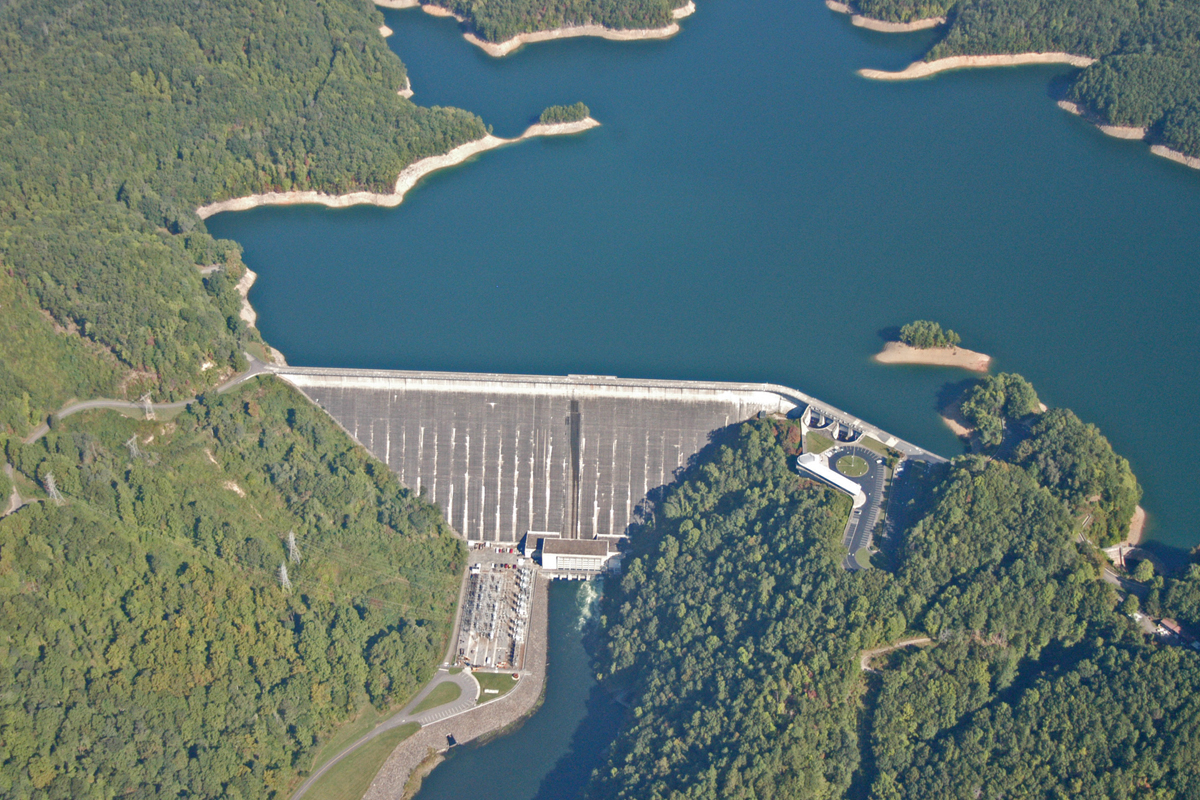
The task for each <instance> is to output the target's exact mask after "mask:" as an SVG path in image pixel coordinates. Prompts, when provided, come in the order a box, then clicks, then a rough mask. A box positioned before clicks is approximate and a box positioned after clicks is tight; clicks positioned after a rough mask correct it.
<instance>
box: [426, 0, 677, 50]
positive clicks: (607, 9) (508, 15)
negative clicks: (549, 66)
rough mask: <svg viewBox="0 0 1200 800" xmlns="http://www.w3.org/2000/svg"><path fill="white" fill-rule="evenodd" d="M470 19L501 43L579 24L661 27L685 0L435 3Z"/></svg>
mask: <svg viewBox="0 0 1200 800" xmlns="http://www.w3.org/2000/svg"><path fill="white" fill-rule="evenodd" d="M436 5H439V6H442V7H444V8H447V9H449V10H450V11H453V12H454V13H455V14H456V15H458V16H460V17H462V18H463V19H465V20H466V21H467V25H469V26H470V28H471V30H472V31H474V32H475V33H476V34H478V35H479V37H480V38H481V39H484V40H485V41H489V42H502V41H504V40H506V39H511V38H513V37H514V36H517V35H518V34H522V33H532V32H534V31H546V30H554V29H557V28H568V27H574V26H579V25H603V26H604V27H606V28H616V29H634V30H640V29H644V28H662V27H665V26H667V25H670V24H671V19H672V17H671V12H672V11H673V10H674V9H676V8H680V7H682V6H685V5H687V3H686V0H685V1H684V2H680V0H553V2H549V3H547V2H539V1H538V0H439V2H438V3H437V4H436Z"/></svg>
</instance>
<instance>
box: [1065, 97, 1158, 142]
mask: <svg viewBox="0 0 1200 800" xmlns="http://www.w3.org/2000/svg"><path fill="white" fill-rule="evenodd" d="M1058 107H1059V108H1061V109H1062V110H1063V111H1066V112H1067V113H1068V114H1074V115H1075V116H1077V117H1083V118H1084V119H1085V120H1087V121H1088V122H1090V123H1092V124H1093V125H1095V126H1096V127H1097V128H1099V129H1100V130H1101V132H1103V133H1104V134H1105V135H1106V136H1112V137H1113V138H1116V139H1145V138H1146V129H1145V128H1135V127H1133V126H1132V125H1107V124H1105V123H1103V122H1101V121H1100V120H1098V119H1096V118H1095V117H1093V116H1092V115H1091V114H1089V113H1087V111H1086V110H1085V109H1083V108H1081V107H1080V106H1079V105H1078V104H1077V103H1072V102H1071V101H1070V100H1059V101H1058Z"/></svg>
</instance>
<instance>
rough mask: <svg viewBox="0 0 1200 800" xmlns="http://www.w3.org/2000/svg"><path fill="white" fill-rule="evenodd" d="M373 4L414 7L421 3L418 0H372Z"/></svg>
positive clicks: (388, 6) (384, 6)
mask: <svg viewBox="0 0 1200 800" xmlns="http://www.w3.org/2000/svg"><path fill="white" fill-rule="evenodd" d="M374 1H375V5H377V6H380V7H382V8H415V7H417V6H419V5H421V2H420V0H374Z"/></svg>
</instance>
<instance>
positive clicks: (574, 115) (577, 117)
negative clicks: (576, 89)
mask: <svg viewBox="0 0 1200 800" xmlns="http://www.w3.org/2000/svg"><path fill="white" fill-rule="evenodd" d="M591 113H592V112H591V110H590V109H589V108H588V107H587V106H585V105H584V104H583V103H575V104H574V105H570V106H547V107H546V110H545V111H543V112H542V115H541V116H540V117H539V118H538V123H539V124H541V125H557V124H560V123H563V122H582V121H583V120H585V119H587V118H588V116H589V115H590V114H591Z"/></svg>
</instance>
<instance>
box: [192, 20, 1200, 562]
mask: <svg viewBox="0 0 1200 800" xmlns="http://www.w3.org/2000/svg"><path fill="white" fill-rule="evenodd" d="M385 16H386V20H387V24H388V25H389V26H390V27H391V28H392V29H394V30H395V31H396V34H395V35H394V36H393V37H392V38H391V39H390V40H389V41H390V43H391V45H392V47H393V48H394V49H396V51H397V52H398V53H399V54H400V55H401V57H402V58H403V59H404V61H405V63H406V64H407V65H408V68H409V72H410V75H411V79H412V83H413V88H414V89H415V91H416V95H415V97H414V100H416V101H417V102H420V103H423V104H428V105H435V104H442V105H457V106H461V107H464V108H468V109H470V110H472V111H475V112H477V113H479V114H480V115H481V116H482V117H483V118H484V119H485V121H487V122H489V123H491V124H492V125H494V126H495V131H496V133H498V134H500V135H513V134H516V133H518V132H520V131H521V130H522V129H523V128H524V127H525V126H526V125H527V124H528V123H529V122H530V121H531V120H532V119H533V118H535V117H536V116H537V114H538V113H539V112H540V111H541V109H542V108H543V107H545V106H546V105H549V104H552V103H571V102H574V101H576V100H583V101H584V102H585V103H587V104H588V105H589V106H590V107H591V108H592V113H593V116H595V117H596V118H597V119H599V120H600V121H601V122H602V123H603V127H601V128H598V129H596V130H593V131H589V132H587V133H585V134H583V135H580V136H575V137H569V138H565V139H557V140H534V141H530V142H525V143H522V144H519V145H516V146H512V147H508V148H504V149H502V150H498V151H493V152H490V153H487V154H485V155H484V156H482V157H481V158H479V159H478V160H476V161H475V162H473V163H471V164H469V165H464V166H462V167H459V168H456V169H453V170H450V171H444V172H442V173H438V174H436V175H434V176H431V177H430V178H429V179H427V180H426V181H425V182H423V183H422V184H421V185H420V186H419V187H417V189H415V190H414V191H413V192H411V193H410V195H409V197H408V199H407V200H406V201H405V202H404V204H403V205H402V206H400V207H399V208H397V209H390V210H384V209H376V208H353V209H345V210H329V209H321V208H313V207H292V208H273V209H272V208H264V209H258V210H255V211H252V212H243V213H236V214H223V215H220V216H218V217H215V218H213V219H211V220H209V222H208V227H209V229H210V230H211V231H213V232H214V233H215V234H217V235H219V236H225V237H230V238H234V239H237V240H238V241H239V242H241V243H242V244H243V245H244V246H245V249H246V261H247V263H248V264H249V265H250V266H251V268H253V269H254V270H256V271H258V272H259V275H260V279H259V282H258V283H257V284H256V285H255V287H254V289H253V290H252V292H251V296H250V298H251V301H252V302H253V303H254V305H255V307H256V308H257V309H258V311H259V314H260V316H259V324H260V326H261V329H262V331H263V334H264V335H265V337H266V338H267V340H268V341H270V342H271V343H272V344H274V345H275V346H277V347H278V348H280V349H281V350H282V351H283V352H284V353H285V354H286V355H287V357H288V359H289V361H290V362H291V363H294V364H304V365H333V366H361V367H388V368H403V369H447V370H471V371H495V372H530V373H556V374H565V373H571V372H573V373H599V374H611V375H622V376H626V377H656V378H690V379H719V380H742V381H772V382H778V383H782V384H787V385H791V386H794V387H796V388H799V389H802V390H804V391H806V392H809V393H811V394H813V395H815V396H817V397H820V398H823V399H825V400H827V401H828V402H831V403H834V404H836V405H838V406H841V407H843V408H845V409H847V410H849V411H852V412H854V413H857V414H859V415H861V416H862V417H863V418H865V419H868V420H870V421H872V422H874V423H876V424H878V425H880V426H881V427H883V428H885V429H887V430H890V431H892V432H894V433H896V434H898V435H900V436H903V437H905V438H907V439H910V440H912V441H914V442H917V443H919V444H922V445H924V446H926V447H929V448H931V449H933V450H935V451H938V452H941V453H943V454H945V455H952V454H954V453H956V452H959V450H960V448H959V446H958V444H957V442H956V441H955V439H954V438H953V437H952V436H951V435H950V433H949V432H948V431H947V430H946V429H945V428H944V427H943V425H942V423H941V422H940V420H939V419H938V417H937V415H936V414H935V407H936V403H937V397H938V394H939V392H940V391H943V388H944V386H945V385H946V384H947V383H951V382H955V381H960V380H963V379H965V378H967V377H969V376H968V375H967V374H965V373H960V372H955V371H947V370H938V369H930V368H897V367H884V366H880V365H876V364H874V363H872V362H871V361H870V360H869V357H870V355H871V354H872V353H874V352H875V351H877V350H878V349H879V347H880V345H881V344H882V340H881V338H880V336H879V332H880V331H881V330H884V329H887V328H889V327H892V326H896V325H899V324H901V323H903V322H906V321H908V320H910V319H913V318H931V319H937V320H940V321H941V322H942V323H943V324H948V325H949V326H950V327H953V328H954V329H956V330H958V331H959V332H960V333H962V335H963V339H964V342H965V343H966V344H967V346H969V347H972V348H974V349H978V350H982V351H984V352H987V353H990V354H992V355H994V356H995V357H996V365H997V367H998V368H999V369H1001V370H1014V371H1018V372H1021V373H1022V374H1024V375H1026V376H1027V377H1029V378H1030V379H1031V380H1032V381H1033V382H1034V384H1035V385H1036V386H1037V388H1038V389H1039V391H1040V392H1041V394H1042V396H1043V398H1044V399H1045V400H1046V401H1047V402H1049V403H1050V404H1052V405H1064V406H1068V407H1070V408H1073V409H1075V410H1076V411H1077V412H1078V413H1079V414H1080V416H1082V417H1083V418H1084V419H1085V420H1088V421H1091V422H1095V423H1097V424H1098V425H1099V426H1100V427H1101V429H1102V430H1103V431H1104V432H1105V433H1106V434H1107V435H1108V436H1109V437H1110V438H1111V439H1112V440H1113V442H1114V444H1115V446H1116V447H1117V449H1118V450H1119V452H1121V453H1122V454H1124V455H1126V456H1127V457H1128V458H1129V459H1130V461H1131V462H1132V464H1133V467H1134V469H1135V471H1136V472H1137V474H1138V476H1139V478H1140V479H1141V481H1142V483H1143V485H1144V486H1145V489H1146V496H1145V500H1144V501H1143V504H1144V505H1145V506H1146V507H1147V509H1148V510H1149V512H1150V514H1151V520H1152V529H1151V535H1152V536H1153V537H1154V538H1155V539H1156V540H1158V542H1159V543H1160V547H1163V548H1171V547H1173V548H1190V547H1192V546H1193V545H1195V544H1197V542H1198V541H1200V534H1198V532H1197V528H1196V525H1195V524H1194V522H1193V519H1192V516H1191V510H1192V509H1193V508H1194V507H1195V506H1196V505H1197V500H1198V499H1200V489H1197V486H1196V482H1195V481H1194V480H1193V479H1192V475H1191V474H1190V472H1189V471H1188V470H1186V469H1185V468H1184V466H1185V463H1184V462H1185V461H1186V458H1184V459H1181V458H1180V457H1179V456H1178V455H1176V456H1175V457H1173V458H1164V457H1163V456H1162V451H1163V448H1164V445H1165V444H1166V442H1167V441H1175V440H1180V441H1183V442H1185V443H1190V442H1192V441H1195V440H1196V439H1197V438H1198V434H1200V424H1198V423H1197V420H1196V417H1195V411H1196V410H1197V408H1198V407H1200V403H1198V402H1197V401H1198V399H1200V379H1198V378H1197V370H1196V368H1195V366H1194V359H1195V356H1196V354H1197V350H1198V347H1197V345H1198V344H1200V325H1198V322H1200V312H1198V311H1197V308H1196V302H1195V300H1196V291H1195V287H1196V275H1195V274H1196V271H1197V265H1198V263H1200V227H1198V226H1197V225H1196V224H1195V220H1196V219H1197V218H1200V216H1198V215H1200V173H1197V172H1194V171H1191V170H1187V169H1186V168H1183V167H1180V166H1178V165H1175V164H1172V163H1169V162H1167V161H1165V160H1163V159H1159V158H1154V157H1152V156H1150V155H1149V154H1148V152H1147V149H1146V147H1145V145H1144V144H1141V143H1132V142H1124V141H1118V140H1114V139H1110V138H1107V137H1105V136H1103V135H1102V134H1100V133H1099V132H1098V131H1097V130H1096V129H1094V128H1092V127H1091V126H1089V125H1087V124H1085V123H1083V122H1082V121H1080V120H1078V119H1077V118H1074V117H1071V116H1069V115H1067V114H1065V113H1064V112H1062V111H1061V110H1059V109H1058V108H1057V107H1055V105H1054V100H1053V98H1052V97H1051V93H1052V92H1051V86H1052V84H1053V82H1054V81H1055V80H1056V79H1057V78H1058V76H1062V75H1066V74H1069V70H1068V69H1064V68H1054V67H1050V68H1047V67H1034V68H1021V69H1009V70H988V71H974V72H959V73H952V74H944V75H940V76H937V77H936V78H934V79H931V80H923V81H917V82H909V83H901V84H885V83H873V82H869V81H865V80H863V79H860V78H858V77H857V76H856V75H855V74H854V70H856V69H858V68H860V67H882V68H898V67H900V66H903V65H904V64H906V63H907V62H909V61H910V60H912V59H913V58H914V57H916V56H918V55H919V54H920V53H921V51H922V49H923V47H925V46H926V45H927V43H928V42H929V41H930V38H929V37H930V36H931V34H929V33H922V34H915V35H904V36H888V35H884V34H875V33H870V32H866V31H862V30H859V29H856V28H853V27H851V26H850V24H849V22H848V20H847V19H846V18H844V17H840V16H838V15H835V14H833V13H832V12H829V11H828V10H827V9H825V8H824V6H823V5H822V4H821V3H820V2H818V0H743V1H742V2H738V3H736V4H735V3H732V2H729V0H700V8H699V11H698V12H697V13H696V15H695V16H693V17H692V18H689V19H687V20H685V21H684V23H683V32H682V33H681V34H680V35H679V36H677V37H675V38H674V39H672V40H669V41H665V42H637V43H613V42H604V41H597V40H586V39H576V40H567V41H560V42H550V43H542V44H537V45H534V46H531V47H528V48H526V49H524V50H522V51H520V52H518V53H516V54H514V55H512V56H509V57H508V58H507V59H499V60H498V59H492V58H490V57H488V56H486V55H484V54H483V53H482V52H481V51H479V50H478V49H477V48H474V47H471V46H470V45H468V44H467V43H466V42H464V41H463V40H462V38H461V36H460V32H459V30H458V26H457V25H456V24H455V23H454V22H453V21H451V20H446V19H435V18H432V17H429V16H428V15H425V14H423V13H421V12H420V11H417V10H411V11H402V12H389V13H387V14H386V15H385ZM1177 452H1178V451H1177Z"/></svg>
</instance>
